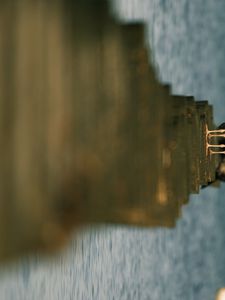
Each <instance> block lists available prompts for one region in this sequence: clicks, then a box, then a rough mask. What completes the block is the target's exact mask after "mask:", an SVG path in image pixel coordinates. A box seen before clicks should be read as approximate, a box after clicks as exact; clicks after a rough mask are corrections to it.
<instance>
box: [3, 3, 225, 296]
mask: <svg viewBox="0 0 225 300" xmlns="http://www.w3.org/2000/svg"><path fill="white" fill-rule="evenodd" d="M112 7H113V12H114V15H115V16H116V17H117V18H119V19H120V20H121V22H132V21H137V20H138V21H142V22H145V23H146V45H147V46H148V47H149V56H150V59H151V60H152V61H153V62H154V65H155V68H156V71H157V74H158V77H159V79H160V80H161V81H162V82H167V83H170V84H171V85H172V91H173V93H174V94H185V95H193V96H195V98H196V99H198V100H206V99H207V100H209V102H210V103H211V104H213V105H214V116H215V122H216V124H220V123H221V122H222V121H224V120H225V2H224V1H223V0H216V1H212V0H114V1H112ZM150 49H151V51H150ZM180 173H181V176H183V174H182V170H180ZM224 232H225V185H221V187H220V189H216V188H211V187H209V188H207V189H204V190H202V191H201V193H200V195H198V196H191V197H190V201H189V204H188V205H186V206H185V207H184V208H183V212H182V218H181V219H180V220H178V222H177V226H176V228H175V229H164V228H159V229H140V228H132V227H125V226H98V227H95V228H87V229H83V230H82V231H81V232H79V234H77V233H76V234H74V238H73V240H72V241H71V243H70V245H69V246H68V247H67V248H66V249H64V250H63V251H61V252H60V253H59V254H57V255H55V256H53V257H51V258H50V259H47V260H46V259H43V258H42V257H39V256H37V255H36V256H32V257H28V258H24V259H22V260H21V261H19V262H18V263H14V264H12V265H10V266H8V265H7V266H5V267H1V270H0V299H1V300H11V299H13V300H30V299H33V300H40V299H42V300H50V299H54V300H57V299H60V300H61V299H65V300H67V299H68V300H69V299H75V300H89V299H93V300H106V299H119V300H125V299H127V300H128V299H131V300H136V299H137V300H139V299H140V300H159V299H164V300H170V299H171V300H181V299H182V300H192V299H193V300H200V299H205V300H208V299H209V300H211V299H214V298H215V294H216V291H217V289H218V288H220V287H222V286H225V267H224V266H225V251H224V249H225V234H224Z"/></svg>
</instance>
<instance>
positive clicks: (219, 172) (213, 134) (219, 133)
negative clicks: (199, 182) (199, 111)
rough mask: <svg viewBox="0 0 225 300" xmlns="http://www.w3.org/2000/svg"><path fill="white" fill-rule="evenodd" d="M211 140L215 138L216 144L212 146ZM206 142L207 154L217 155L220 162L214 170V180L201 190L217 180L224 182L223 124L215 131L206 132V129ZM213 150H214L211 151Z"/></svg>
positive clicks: (224, 149) (224, 124)
mask: <svg viewBox="0 0 225 300" xmlns="http://www.w3.org/2000/svg"><path fill="white" fill-rule="evenodd" d="M212 138H217V139H218V143H217V144H212V143H211V139H212ZM206 141H207V144H206V150H207V154H210V155H216V154H217V155H219V156H220V161H219V165H218V166H217V167H216V170H215V172H216V174H215V175H216V176H215V178H216V179H215V180H214V181H212V182H208V184H207V185H203V186H202V187H201V188H205V187H207V186H209V185H210V184H212V183H214V182H215V181H218V180H219V181H223V182H225V122H224V123H222V124H221V125H220V126H219V127H218V128H217V129H215V130H208V127H206ZM213 149H215V150H213Z"/></svg>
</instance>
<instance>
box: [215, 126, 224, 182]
mask: <svg viewBox="0 0 225 300" xmlns="http://www.w3.org/2000/svg"><path fill="white" fill-rule="evenodd" d="M218 129H219V130H221V129H224V130H225V123H222V124H221V125H220V126H219V127H218ZM218 142H219V144H220V145H224V144H225V136H223V137H220V138H219V139H218ZM221 150H222V151H221V153H220V154H219V155H220V158H221V159H220V163H219V166H218V167H217V168H216V179H217V180H221V181H225V148H221Z"/></svg>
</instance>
